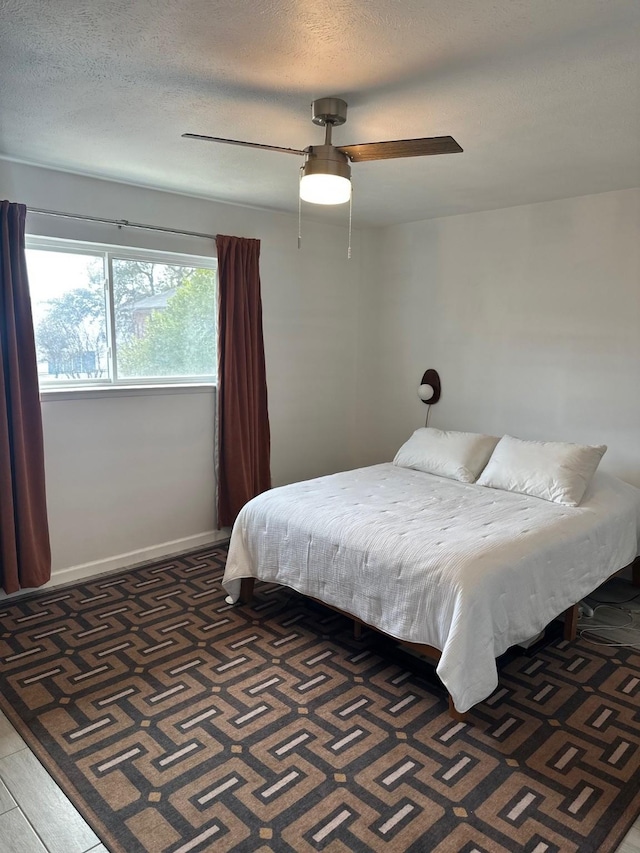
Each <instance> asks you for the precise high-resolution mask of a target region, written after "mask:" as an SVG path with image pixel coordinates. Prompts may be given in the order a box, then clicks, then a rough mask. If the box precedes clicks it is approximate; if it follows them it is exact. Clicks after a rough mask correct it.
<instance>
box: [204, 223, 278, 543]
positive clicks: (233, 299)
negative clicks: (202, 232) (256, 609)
mask: <svg viewBox="0 0 640 853" xmlns="http://www.w3.org/2000/svg"><path fill="white" fill-rule="evenodd" d="M216 246H217V250H218V394H217V405H218V525H219V526H220V527H228V526H230V525H232V524H233V522H234V521H235V519H236V516H237V515H238V513H239V512H240V510H241V509H242V507H243V506H244V504H245V503H246V502H247V501H249V500H251V498H253V497H255V496H256V495H259V494H260V493H261V492H264V491H266V490H267V489H269V488H271V471H270V467H269V465H270V446H271V440H270V433H269V413H268V409H267V378H266V370H265V361H264V343H263V337H262V300H261V297H260V268H259V261H260V241H259V240H248V239H245V238H242V237H226V236H223V235H218V236H217V238H216Z"/></svg>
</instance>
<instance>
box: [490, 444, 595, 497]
mask: <svg viewBox="0 0 640 853" xmlns="http://www.w3.org/2000/svg"><path fill="white" fill-rule="evenodd" d="M606 449H607V448H606V446H605V445H604V444H601V445H598V446H597V447H593V446H591V445H582V444H566V443H564V442H560V441H523V440H521V439H519V438H513V436H511V435H505V436H503V437H502V438H501V439H500V441H499V442H498V445H497V447H496V449H495V450H494V451H493V455H492V457H491V459H490V460H489V464H488V465H487V467H486V468H485V469H484V471H483V472H482V475H481V477H480V479H479V480H478V485H479V486H489V487H490V488H492V489H506V490H507V491H509V492H520V493H521V494H523V495H531V496H532V497H535V498H543V499H544V500H546V501H555V503H559V504H564V506H578V504H579V503H580V501H581V500H582V497H583V495H584V493H585V492H586V490H587V486H588V485H589V483H590V482H591V478H592V477H593V475H594V474H595V471H596V468H597V467H598V463H599V462H600V460H601V459H602V457H603V455H604V452H605V450H606Z"/></svg>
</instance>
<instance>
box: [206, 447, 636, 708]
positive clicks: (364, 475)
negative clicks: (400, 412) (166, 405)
mask: <svg viewBox="0 0 640 853" xmlns="http://www.w3.org/2000/svg"><path fill="white" fill-rule="evenodd" d="M639 530H640V490H638V489H635V488H634V487H633V486H630V485H628V484H626V483H623V482H621V481H620V480H617V479H616V478H614V477H611V476H609V475H607V474H603V473H597V474H596V476H595V477H594V480H593V482H592V484H591V486H590V487H589V490H588V491H587V494H586V495H585V498H584V500H583V503H582V505H581V506H579V507H577V508H570V507H565V506H559V505H558V504H554V503H549V502H548V501H544V500H540V499H539V498H532V497H528V496H525V495H517V494H513V493H511V492H504V491H499V490H496V489H489V488H485V487H483V486H477V485H473V484H466V483H459V482H456V481H454V480H448V479H444V478H442V477H436V476H433V475H431V474H424V473H422V472H419V471H412V470H408V469H405V468H399V467H397V466H394V465H391V464H384V465H375V466H372V467H370V468H361V469H359V470H356V471H347V472H345V473H341V474H334V475H332V476H329V477H320V478H318V479H315V480H308V481H306V482H303V483H295V484H294V485H291V486H284V487H281V488H277V489H273V490H272V491H270V492H266V493H264V494H262V495H260V496H258V497H257V498H254V500H252V501H250V502H249V503H248V504H247V505H246V506H245V507H244V508H243V510H242V511H241V513H240V515H239V516H238V519H237V521H236V523H235V525H234V528H233V533H232V536H231V543H230V547H229V557H228V560H227V566H226V571H225V574H224V579H223V585H224V587H225V589H226V590H227V592H228V593H229V594H230V595H231V596H232V597H233V599H234V600H236V599H237V597H238V595H239V588H240V581H239V579H240V578H243V577H256V578H261V579H262V580H264V581H270V582H275V583H278V584H283V585H285V586H288V587H291V588H293V589H295V590H298V591H299V592H301V593H304V594H305V595H309V596H312V597H314V598H317V599H320V600H321V601H324V602H326V603H327V604H331V605H334V606H335V607H338V608H340V609H341V610H344V611H346V612H348V613H351V614H353V615H355V616H358V617H359V618H360V619H362V620H363V621H364V622H367V623H369V624H370V625H375V626H376V627H378V628H380V629H381V630H383V631H385V632H386V633H387V634H390V635H391V636H393V637H397V638H398V639H401V640H409V641H411V642H416V643H426V644H428V645H430V646H434V647H435V648H437V649H440V650H441V652H442V656H441V658H440V662H439V664H438V668H437V672H438V675H439V676H440V678H441V680H442V681H443V683H444V684H445V686H446V687H447V689H448V691H449V693H450V695H451V697H452V698H453V701H454V703H455V706H456V708H457V709H458V710H459V711H466V710H468V709H469V708H470V707H471V706H473V705H475V704H476V703H477V702H480V701H482V700H483V699H486V698H487V697H488V696H489V695H490V694H491V693H492V691H493V690H494V689H495V687H496V685H497V683H498V677H497V670H496V663H495V659H496V657H497V656H498V655H500V654H502V653H503V652H504V651H505V650H506V649H507V648H508V647H509V646H511V645H513V644H515V643H518V642H520V641H522V640H526V639H528V638H530V637H532V636H534V635H535V634H537V633H538V632H539V631H541V630H542V628H544V627H545V626H546V625H547V624H548V623H549V622H550V621H551V620H552V619H553V618H554V617H556V616H558V615H559V614H560V613H562V611H563V610H565V609H566V608H567V607H570V606H571V605H573V604H575V603H576V602H577V601H578V600H579V599H581V598H582V597H584V596H585V595H587V594H588V593H589V592H592V591H593V590H594V589H595V588H596V587H597V586H598V585H599V584H600V583H602V581H604V580H605V579H606V578H607V577H609V576H610V575H611V574H612V573H613V572H615V571H616V570H617V569H620V568H622V567H623V566H625V565H627V564H629V563H630V562H631V561H632V560H633V559H634V558H635V556H636V554H637V553H638V536H639V533H638V531H639Z"/></svg>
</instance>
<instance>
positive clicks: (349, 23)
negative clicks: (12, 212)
mask: <svg viewBox="0 0 640 853" xmlns="http://www.w3.org/2000/svg"><path fill="white" fill-rule="evenodd" d="M639 56H640V3H639V2H638V0H401V1H400V0H322V2H317V0H316V2H314V0H217V1H216V0H109V2H103V0H81V1H79V0H0V81H1V85H0V156H2V155H4V156H8V157H13V158H17V159H20V160H24V161H27V162H32V163H38V164H42V165H47V166H52V167H58V168H63V169H68V170H72V171H77V172H82V173H87V174H93V175H100V176H104V177H108V178H114V179H118V180H124V181H129V182H132V183H136V184H143V185H148V186H153V187H159V188H163V189H169V190H177V191H180V192H185V193H191V194H196V195H204V196H207V197H210V198H214V199H219V200H223V201H229V202H235V203H242V204H248V205H253V206H257V207H264V208H270V209H275V210H283V211H290V212H295V211H296V210H297V180H298V166H299V161H298V160H297V159H296V158H294V157H292V156H290V155H285V154H278V153H274V152H268V151H255V150H250V149H243V148H238V147H235V146H227V145H214V144H211V143H201V142H194V141H187V140H184V139H181V137H180V134H181V133H183V132H186V131H188V132H193V133H203V134H210V135H215V136H225V137H232V138H236V139H246V140H251V141H256V142H263V143H267V144H272V145H280V146H285V147H293V148H304V147H305V146H307V145H309V144H313V143H314V142H315V143H320V142H321V141H322V130H321V129H320V128H317V127H315V126H314V125H312V124H311V121H310V109H309V104H310V102H311V100H312V99H313V98H317V97H321V96H325V95H337V96H340V97H343V98H344V99H345V100H346V101H347V102H348V103H349V116H348V121H347V124H346V125H344V127H341V128H338V129H336V131H335V134H334V142H335V143H336V144H350V143H362V142H370V141H378V140H384V139H400V138H410V137H418V136H438V135H443V134H451V135H452V136H454V137H455V139H456V140H457V141H458V142H459V143H460V144H461V145H462V147H463V148H464V149H465V150H464V153H462V154H454V155H445V156H438V157H424V158H413V159H406V160H397V161H384V162H374V163H360V164H354V165H353V183H354V221H355V222H356V223H357V224H360V225H366V224H372V225H384V224H390V223H396V222H405V221H411V220H418V219H425V218H429V217H433V216H442V215H447V214H453V213H464V212H468V211H474V210H482V209H488V208H496V207H506V206H509V205H515V204H524V203H529V202H536V201H543V200H547V199H553V198H561V197H567V196H574V195H583V194H586V193H594V192H602V191H606V190H612V189H621V188H627V187H631V186H638V185H639V184H640V96H639V92H640V61H639ZM343 210H344V209H343ZM316 211H317V209H316V210H314V212H316ZM327 215H330V216H331V215H333V216H334V217H335V216H336V215H340V216H344V212H338V214H336V211H335V210H334V211H333V212H331V213H328V214H327Z"/></svg>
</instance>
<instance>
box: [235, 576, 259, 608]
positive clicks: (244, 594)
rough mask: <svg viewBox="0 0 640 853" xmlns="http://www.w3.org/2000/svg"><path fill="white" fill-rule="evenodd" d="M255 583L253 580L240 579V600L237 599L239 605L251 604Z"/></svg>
mask: <svg viewBox="0 0 640 853" xmlns="http://www.w3.org/2000/svg"><path fill="white" fill-rule="evenodd" d="M255 582H256V579H255V578H242V580H241V581H240V598H239V599H238V600H239V601H240V604H251V599H252V598H253V585H254V584H255Z"/></svg>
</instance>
